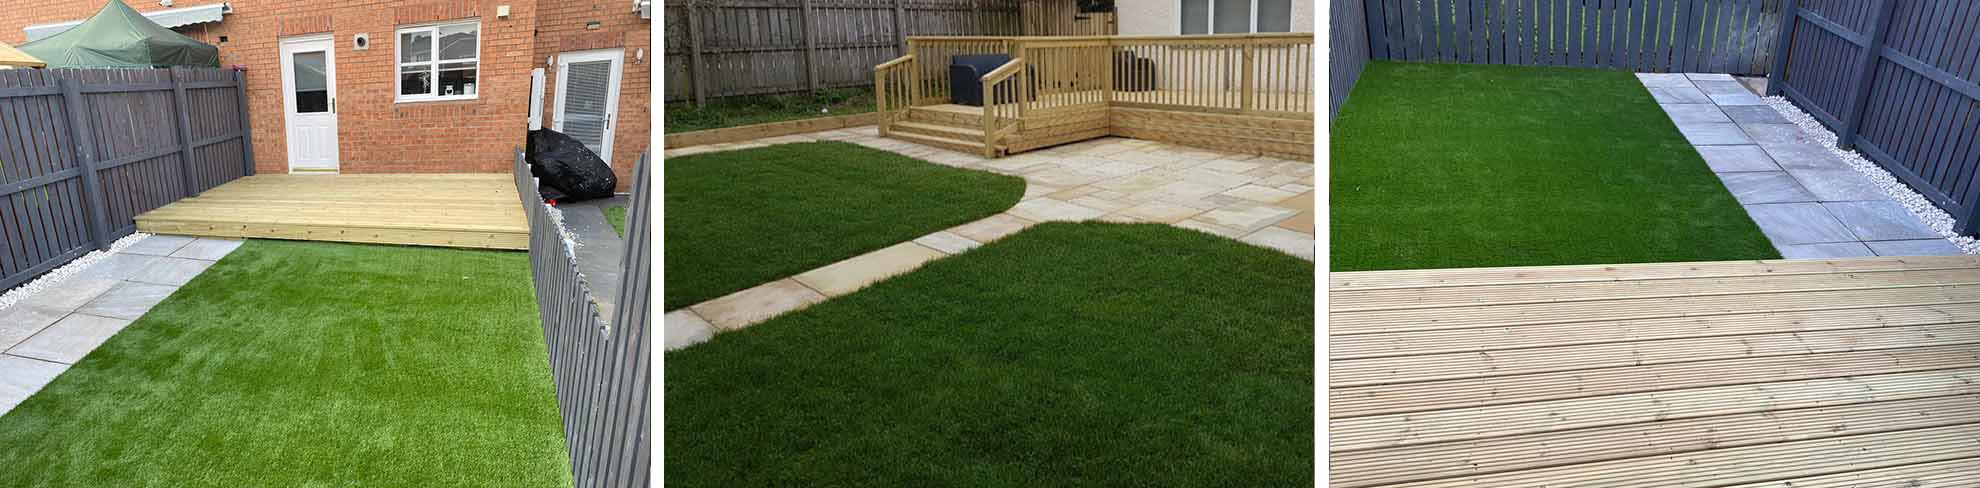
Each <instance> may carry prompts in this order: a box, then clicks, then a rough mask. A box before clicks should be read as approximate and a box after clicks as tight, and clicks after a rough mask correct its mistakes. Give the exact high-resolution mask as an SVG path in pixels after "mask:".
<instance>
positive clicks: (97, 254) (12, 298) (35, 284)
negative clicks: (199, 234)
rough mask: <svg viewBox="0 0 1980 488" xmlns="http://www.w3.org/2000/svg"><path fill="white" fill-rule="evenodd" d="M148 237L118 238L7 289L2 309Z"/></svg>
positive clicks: (0, 297)
mask: <svg viewBox="0 0 1980 488" xmlns="http://www.w3.org/2000/svg"><path fill="white" fill-rule="evenodd" d="M146 237H151V234H145V233H142V232H140V233H135V234H131V235H128V236H124V238H123V239H118V240H117V242H113V243H111V244H110V249H107V250H101V251H92V252H90V253H89V254H84V255H82V257H79V258H76V260H74V261H69V264H64V265H62V266H61V267H58V268H55V269H53V270H50V271H48V272H47V273H43V274H42V275H41V277H39V278H35V279H34V280H33V281H29V282H27V283H22V284H21V286H16V287H14V289H12V290H7V292H6V293H0V310H6V309H7V307H11V306H13V305H14V304H16V303H20V302H21V300H26V299H27V298H28V297H29V296H33V295H34V294H35V292H38V291H41V290H45V289H48V287H51V286H55V285H56V284H59V283H61V282H62V280H66V279H69V277H70V276H75V274H76V273H81V272H82V271H83V270H85V269H89V267H90V265H93V264H96V262H97V261H100V260H102V259H103V258H105V257H108V256H110V254H111V253H115V252H118V251H122V250H124V248H127V247H131V245H132V244H137V242H138V241H142V240H144V238H146Z"/></svg>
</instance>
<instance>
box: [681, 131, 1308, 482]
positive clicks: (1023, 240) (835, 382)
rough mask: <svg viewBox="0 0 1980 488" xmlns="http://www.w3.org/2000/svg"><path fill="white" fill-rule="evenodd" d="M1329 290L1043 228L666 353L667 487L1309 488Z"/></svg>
mask: <svg viewBox="0 0 1980 488" xmlns="http://www.w3.org/2000/svg"><path fill="white" fill-rule="evenodd" d="M670 162H671V161H670ZM670 190H671V188H670ZM669 215H672V210H671V209H669ZM670 251H671V249H670ZM670 271H671V270H670ZM1313 272H1314V269H1313V264H1312V263H1309V262H1307V261H1303V260H1300V259H1297V258H1294V257H1291V256H1287V255H1285V254H1281V253H1278V252H1276V251H1272V250H1268V249H1264V248H1259V247H1253V246H1249V245H1244V244H1241V243H1238V242H1235V241H1232V240H1229V239H1224V238H1220V237H1216V236H1212V235H1209V234H1204V233H1200V232H1195V231H1190V230H1184V229H1179V228H1175V227H1169V226H1163V225H1155V224H1102V223H1080V224H1073V223H1046V224H1041V225H1038V226H1036V227H1034V228H1032V229H1029V230H1026V231H1023V232H1020V233H1017V234H1014V235H1012V236H1010V237H1006V238H1004V239H1002V240H999V241H997V242H993V243H990V244H988V245H985V246H983V247H981V248H978V249H976V250H973V251H970V252H967V253H963V254H961V255H958V256H954V257H950V258H945V259H941V260H937V261H934V262H931V263H929V264H927V265H925V266H924V267H923V268H921V269H920V270H917V271H914V272H912V273H908V274H906V275H902V276H899V277H895V278H893V279H890V280H887V281H883V282H881V283H878V284H876V285H874V286H873V287H871V288H867V289H865V290H861V291H859V292H856V293H853V294H850V295H846V296H843V297H839V298H836V299H833V300H830V301H827V302H824V303H821V304H818V305H815V306H812V307H811V308H808V309H805V310H803V311H799V312H796V313H793V314H790V315H785V316H783V317H779V318H776V319H772V320H770V321H767V322H764V323H761V324H757V325H754V326H751V327H749V328H746V329H742V330H739V331H735V332H729V333H724V334H719V335H717V336H715V338H714V339H713V340H711V341H709V342H708V343H705V344H701V345H697V346H693V347H689V348H687V349H683V350H680V351H675V352H670V353H667V354H666V358H665V360H666V364H667V378H666V384H665V388H666V393H665V395H666V398H665V399H666V402H667V410H666V416H667V421H666V428H667V432H666V435H665V442H666V452H667V457H666V460H665V461H664V462H665V469H666V478H667V481H668V486H855V485H857V486H1041V485H1049V486H1072V485H1095V486H1311V485H1312V484H1313V455H1314V453H1313V402H1314V401H1315V396H1314V391H1313V364H1312V363H1313V361H1312V359H1313V323H1314V315H1313V309H1314V305H1313V303H1314V302H1313V300H1314V290H1313ZM669 274H670V275H671V274H672V273H669Z"/></svg>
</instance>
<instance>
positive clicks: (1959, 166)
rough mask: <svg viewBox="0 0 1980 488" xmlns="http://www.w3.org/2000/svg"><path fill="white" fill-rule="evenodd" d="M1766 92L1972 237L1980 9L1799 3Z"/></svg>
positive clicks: (1875, 1)
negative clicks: (1901, 183)
mask: <svg viewBox="0 0 1980 488" xmlns="http://www.w3.org/2000/svg"><path fill="white" fill-rule="evenodd" d="M1789 8H1790V9H1791V10H1790V11H1791V12H1793V13H1794V16H1793V17H1792V22H1789V23H1786V25H1785V27H1784V28H1783V29H1784V30H1783V32H1782V35H1781V41H1780V42H1781V45H1783V46H1785V49H1783V51H1784V52H1785V53H1786V55H1785V56H1783V57H1782V59H1781V60H1780V63H1779V64H1777V69H1775V70H1774V71H1775V72H1776V73H1777V74H1778V75H1777V76H1774V77H1773V78H1772V79H1770V80H1769V83H1768V87H1769V88H1768V91H1769V92H1772V93H1775V94H1785V95H1787V97H1788V98H1789V99H1790V100H1793V101H1794V102H1795V104H1796V105H1799V106H1801V107H1802V108H1803V109H1805V110H1807V111H1808V113H1809V114H1812V115H1814V116H1815V118H1816V119H1817V120H1820V121H1821V122H1822V124H1823V125H1825V126H1828V127H1829V128H1830V129H1832V130H1835V131H1836V135H1837V137H1838V140H1837V143H1838V144H1839V145H1841V146H1843V147H1850V148H1854V149H1856V150H1858V151H1860V152H1862V153H1863V154H1864V155H1865V156H1867V157H1869V158H1870V159H1871V160H1873V161H1876V162H1877V164H1878V165H1880V166H1883V167H1884V169H1886V170H1889V171H1890V172H1891V173H1892V174H1894V175H1897V177H1898V179H1901V180H1904V182H1905V183H1906V184H1907V185H1910V186H1911V188H1912V189H1915V190H1917V191H1918V192H1919V193H1920V194H1923V195H1925V196H1926V197H1927V198H1930V199H1931V200H1932V202H1933V203H1935V204H1937V205H1938V206H1939V207H1940V208H1943V209H1945V210H1946V211H1947V212H1949V213H1951V214H1952V215H1953V216H1954V217H1955V218H1956V219H1958V228H1959V229H1960V232H1961V233H1963V234H1969V235H1970V234H1975V233H1976V232H1980V218H1976V216H1980V187H1976V184H1975V180H1977V179H1980V178H1976V176H1980V175H1976V173H1980V122H1976V118H1980V84H1975V83H1974V80H1980V2H1973V1H1971V0H1827V1H1822V0H1800V1H1798V2H1795V1H1790V2H1789Z"/></svg>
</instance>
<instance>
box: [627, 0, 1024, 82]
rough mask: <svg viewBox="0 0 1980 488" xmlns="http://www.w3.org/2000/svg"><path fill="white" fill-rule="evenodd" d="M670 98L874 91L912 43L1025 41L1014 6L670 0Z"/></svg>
mask: <svg viewBox="0 0 1980 488" xmlns="http://www.w3.org/2000/svg"><path fill="white" fill-rule="evenodd" d="M663 21H664V22H665V26H664V29H662V30H663V31H664V32H665V34H666V36H667V38H666V60H665V69H664V70H663V73H664V76H666V77H667V93H666V100H668V101H676V100H690V99H693V100H697V101H699V100H704V99H706V98H708V97H724V96H734V95H757V94H770V93H791V92H801V91H808V90H815V89H820V88H838V87H852V86H868V85H872V84H873V66H874V65H877V64H880V63H884V62H887V60H889V59H893V58H894V57H897V56H900V55H901V54H903V53H904V52H905V51H904V50H903V48H904V46H905V39H906V36H969V35H986V36H987V35H1018V34H1019V33H1020V32H1021V30H1022V29H1023V16H1022V15H1020V9H1019V6H1018V2H1017V1H1016V0H670V1H668V2H666V9H665V15H664V20H663Z"/></svg>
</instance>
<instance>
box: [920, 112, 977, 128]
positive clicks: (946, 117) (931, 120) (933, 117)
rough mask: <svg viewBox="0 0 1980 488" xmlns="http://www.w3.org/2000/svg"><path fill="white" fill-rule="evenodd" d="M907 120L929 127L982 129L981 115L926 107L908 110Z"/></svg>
mask: <svg viewBox="0 0 1980 488" xmlns="http://www.w3.org/2000/svg"><path fill="white" fill-rule="evenodd" d="M907 120H908V121H910V122H920V123H924V124H931V125H945V126H949V127H957V128H967V129H982V128H983V116H982V115H979V114H968V113H961V112H955V111H951V110H942V109H937V108H928V107H913V108H909V109H908V113H907Z"/></svg>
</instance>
